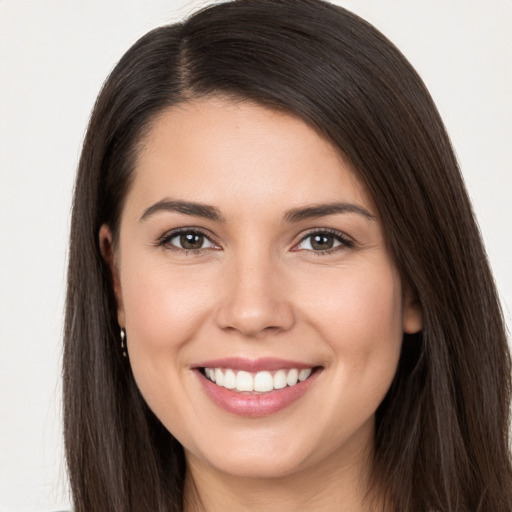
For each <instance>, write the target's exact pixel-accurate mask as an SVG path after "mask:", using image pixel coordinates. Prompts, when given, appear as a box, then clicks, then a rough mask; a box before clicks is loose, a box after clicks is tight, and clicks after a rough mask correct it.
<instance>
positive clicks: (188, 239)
mask: <svg viewBox="0 0 512 512" xmlns="http://www.w3.org/2000/svg"><path fill="white" fill-rule="evenodd" d="M160 245H162V246H166V247H167V248H169V249H175V250H182V251H201V250H202V249H213V248H216V246H215V245H214V243H213V242H212V241H211V240H210V239H209V238H208V237H207V236H206V235H203V233H201V232H199V231H181V232H174V233H171V234H169V235H167V236H165V237H163V238H162V240H161V242H160Z"/></svg>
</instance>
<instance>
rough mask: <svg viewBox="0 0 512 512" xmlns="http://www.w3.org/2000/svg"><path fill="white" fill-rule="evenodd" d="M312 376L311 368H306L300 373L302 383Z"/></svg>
mask: <svg viewBox="0 0 512 512" xmlns="http://www.w3.org/2000/svg"><path fill="white" fill-rule="evenodd" d="M310 375H311V368H305V369H304V370H301V371H300V373H299V380H300V381H301V382H302V381H303V380H306V379H307V378H308V377H309V376H310Z"/></svg>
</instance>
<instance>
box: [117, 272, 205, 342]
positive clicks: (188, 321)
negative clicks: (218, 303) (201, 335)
mask: <svg viewBox="0 0 512 512" xmlns="http://www.w3.org/2000/svg"><path fill="white" fill-rule="evenodd" d="M140 268H144V272H143V273H141V272H140ZM122 277H123V279H122V294H123V304H124V310H125V315H126V322H127V325H126V328H127V332H129V333H130V341H131V342H132V343H135V342H137V344H143V345H144V348H145V349H147V350H152V351H160V350H164V351H166V352H169V351H174V350H177V349H178V348H179V346H180V345H181V344H182V343H185V342H186V341H187V340H188V339H189V338H190V337H191V336H192V334H193V333H194V332H197V328H198V326H200V325H201V323H202V322H203V320H204V316H205V313H206V311H207V310H208V308H209V306H210V303H211V293H210V291H209V289H208V287H206V286H205V283H208V280H207V279H206V278H205V276H202V275H201V274H200V273H199V274H198V273H197V272H194V271H190V272H188V273H187V269H182V270H181V272H179V273H177V272H172V271H170V269H169V268H167V267H166V266H165V265H162V266H156V267H153V268H148V267H147V266H146V267H142V266H141V267H139V268H137V266H136V265H134V266H132V268H130V266H129V265H127V266H126V268H125V272H124V275H123V276H122Z"/></svg>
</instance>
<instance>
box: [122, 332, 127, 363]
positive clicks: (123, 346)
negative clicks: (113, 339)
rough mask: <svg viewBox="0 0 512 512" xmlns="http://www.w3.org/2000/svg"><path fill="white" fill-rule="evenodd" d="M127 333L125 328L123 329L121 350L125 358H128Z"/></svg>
mask: <svg viewBox="0 0 512 512" xmlns="http://www.w3.org/2000/svg"><path fill="white" fill-rule="evenodd" d="M125 340H126V331H125V330H124V328H123V327H121V350H122V351H123V356H124V357H128V354H127V353H126V342H125Z"/></svg>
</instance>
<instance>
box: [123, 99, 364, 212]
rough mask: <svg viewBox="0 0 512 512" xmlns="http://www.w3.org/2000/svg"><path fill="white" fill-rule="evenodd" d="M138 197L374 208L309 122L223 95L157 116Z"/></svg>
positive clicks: (140, 163) (140, 162)
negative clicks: (353, 203) (337, 203)
mask: <svg viewBox="0 0 512 512" xmlns="http://www.w3.org/2000/svg"><path fill="white" fill-rule="evenodd" d="M131 195H132V196H134V197H135V198H136V199H137V201H138V202H144V203H146V202H151V201H158V200H160V199H161V198H162V196H163V195H170V196H172V197H175V196H184V198H186V199H189V200H195V201H199V202H201V201H203V202H208V203H212V202H219V203H225V205H226V207H228V206H229V203H234V204H235V205H238V207H239V208H240V207H241V205H242V201H248V200H250V202H251V203H252V204H253V205H254V204H258V203H259V204H261V205H262V206H264V205H267V207H268V205H282V206H289V207H293V206H296V205H297V204H302V203H303V204H308V203H312V202H332V201H339V200H352V201H358V202H360V203H363V204H365V205H366V206H368V207H370V205H371V201H370V198H369V197H368V194H367V192H366V191H365V189H364V187H363V186H362V184H361V182H360V180H359V179H358V177H357V175H356V173H355V172H354V170H353V168H352V167H351V166H350V164H349V163H348V162H347V160H346V159H345V158H344V157H343V155H342V154H341V152H340V151H338V150H336V149H335V148H334V147H333V146H332V144H331V143H330V142H329V141H327V139H325V138H324V137H322V136H320V135H319V134H318V132H317V131H316V130H314V129H313V128H311V127H310V126H309V125H308V124H306V123H305V122H304V121H302V120H301V119H299V118H298V117H296V116H293V115H290V114H287V113H284V112H281V111H276V110H271V109H268V108H265V107H262V106H259V105H256V104H254V103H251V102H247V101H245V102H234V101H228V100H220V99H215V100H214V99H205V100H197V101H193V102H190V103H184V104H181V105H178V106H175V107H172V108H169V109H166V110H165V111H163V112H161V113H160V114H159V115H158V116H157V117H156V118H155V120H154V122H153V123H152V125H151V127H150V129H149V131H148V132H147V135H146V136H145V138H144V140H143V142H142V144H141V145H140V151H139V153H138V156H137V160H136V166H135V179H134V182H133V186H132V191H131ZM178 198H181V197H178ZM221 206H222V205H221Z"/></svg>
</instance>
